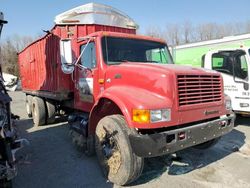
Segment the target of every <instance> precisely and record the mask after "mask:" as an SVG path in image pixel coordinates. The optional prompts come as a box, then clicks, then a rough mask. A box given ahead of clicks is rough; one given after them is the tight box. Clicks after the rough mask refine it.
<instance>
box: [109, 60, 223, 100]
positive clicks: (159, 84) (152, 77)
mask: <svg viewBox="0 0 250 188" xmlns="http://www.w3.org/2000/svg"><path fill="white" fill-rule="evenodd" d="M211 73H214V74H217V75H218V74H219V73H217V72H215V71H212V70H208V69H202V68H195V67H190V66H180V65H174V64H168V65H164V64H156V63H132V62H131V63H130V62H126V63H122V64H119V65H112V66H109V67H108V69H107V71H106V78H105V79H106V80H109V81H110V82H109V83H106V88H108V87H110V86H114V85H119V86H125V85H126V86H128V87H137V88H141V89H145V90H148V91H151V92H152V93H156V94H158V95H160V96H165V97H171V98H172V99H173V97H176V94H175V95H174V92H177V91H175V90H176V89H177V88H176V86H177V83H176V77H177V75H206V74H207V75H211Z"/></svg>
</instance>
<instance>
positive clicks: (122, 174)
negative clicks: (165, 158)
mask: <svg viewBox="0 0 250 188" xmlns="http://www.w3.org/2000/svg"><path fill="white" fill-rule="evenodd" d="M136 28H137V25H136V24H135V22H134V21H133V20H132V19H131V18H129V17H128V16H126V15H125V14H124V13H122V12H120V11H118V10H116V9H113V8H112V7H109V6H105V5H100V4H93V3H90V4H86V5H83V6H80V7H77V8H74V9H72V10H69V11H67V12H65V13H62V14H60V15H58V16H57V17H56V19H55V26H54V27H53V28H52V30H50V31H47V34H46V35H45V36H44V37H42V38H40V39H38V40H37V41H35V42H33V43H32V44H30V45H29V46H28V47H26V48H25V49H24V50H23V51H21V52H20V53H19V66H20V75H21V83H22V89H23V92H25V93H26V97H27V98H26V106H27V112H28V115H29V116H30V117H33V121H34V125H35V126H38V125H43V124H48V123H53V122H54V120H55V115H56V114H58V113H59V112H64V113H66V114H68V121H69V125H70V130H71V135H72V137H73V140H74V142H75V143H76V144H77V145H78V146H81V147H82V148H83V149H84V150H85V151H86V153H87V154H93V153H94V151H95V152H96V154H97V157H98V160H99V162H100V165H101V167H102V169H103V172H104V174H105V175H106V177H107V178H108V179H109V180H110V181H111V182H113V183H116V184H119V185H125V184H128V183H130V182H132V181H134V180H136V179H137V178H138V177H139V176H140V174H141V172H142V169H143V165H144V158H145V157H154V156H160V155H165V154H169V153H173V152H176V151H178V150H182V149H184V148H187V147H191V146H196V147H198V148H203V149H204V148H208V147H210V146H212V145H213V144H215V143H216V142H217V141H218V139H219V138H220V137H221V136H223V135H224V134H226V133H228V132H230V131H231V130H232V129H233V126H234V119H235V116H234V114H233V113H232V111H231V101H230V98H229V97H227V96H225V95H224V92H223V81H222V77H221V75H220V74H219V73H217V72H214V71H211V70H205V69H201V68H192V67H188V66H178V65H174V64H173V62H172V57H171V55H170V53H169V51H168V47H167V45H166V43H165V42H164V41H163V40H160V39H156V38H152V37H147V36H140V35H137V34H136Z"/></svg>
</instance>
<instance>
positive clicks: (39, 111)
mask: <svg viewBox="0 0 250 188" xmlns="http://www.w3.org/2000/svg"><path fill="white" fill-rule="evenodd" d="M32 115H33V122H34V126H35V127H37V126H41V125H44V124H45V120H46V108H45V104H44V101H43V99H42V98H40V97H33V100H32Z"/></svg>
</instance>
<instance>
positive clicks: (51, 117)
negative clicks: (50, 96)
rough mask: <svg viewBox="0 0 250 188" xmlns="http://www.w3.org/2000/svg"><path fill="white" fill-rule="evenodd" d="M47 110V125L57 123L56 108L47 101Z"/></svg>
mask: <svg viewBox="0 0 250 188" xmlns="http://www.w3.org/2000/svg"><path fill="white" fill-rule="evenodd" d="M45 103H46V110H47V121H46V122H47V124H53V123H55V120H56V106H55V105H54V104H53V103H52V102H50V101H47V100H46V102H45Z"/></svg>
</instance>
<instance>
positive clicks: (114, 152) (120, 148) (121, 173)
mask: <svg viewBox="0 0 250 188" xmlns="http://www.w3.org/2000/svg"><path fill="white" fill-rule="evenodd" d="M129 134H135V133H134V132H133V131H132V130H131V129H129V128H128V126H127V123H126V121H125V119H124V117H123V116H121V115H111V116H106V117H104V118H102V119H101V120H100V121H99V123H98V125H97V127H96V140H95V148H96V154H97V158H98V160H99V163H100V166H101V168H102V170H103V172H104V175H105V176H106V177H107V178H108V179H109V181H111V182H113V183H115V184H117V185H125V184H128V183H131V182H133V181H135V180H136V179H137V178H138V177H139V176H140V175H141V173H142V169H143V165H144V159H143V158H141V157H138V156H136V155H135V154H134V153H133V151H132V149H131V146H130V142H129V137H128V135H129Z"/></svg>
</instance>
